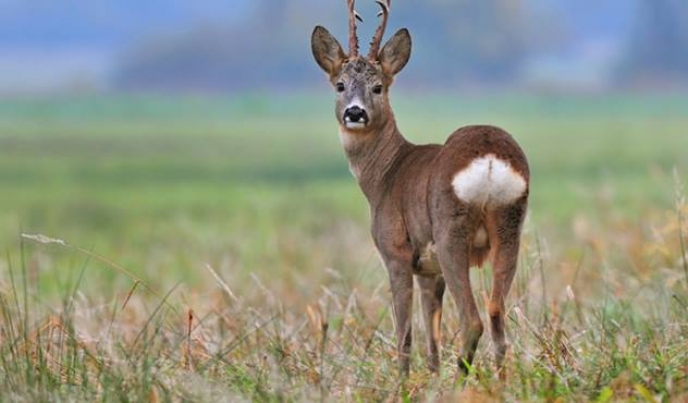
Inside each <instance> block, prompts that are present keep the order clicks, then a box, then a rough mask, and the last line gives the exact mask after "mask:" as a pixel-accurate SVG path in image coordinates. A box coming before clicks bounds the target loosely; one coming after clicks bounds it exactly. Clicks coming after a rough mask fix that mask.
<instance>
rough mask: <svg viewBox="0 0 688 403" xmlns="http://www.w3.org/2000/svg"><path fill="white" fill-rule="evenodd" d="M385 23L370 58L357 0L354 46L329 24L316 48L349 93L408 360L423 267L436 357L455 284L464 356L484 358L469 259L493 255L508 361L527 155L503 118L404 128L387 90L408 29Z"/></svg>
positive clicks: (494, 327)
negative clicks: (437, 130) (418, 133)
mask: <svg viewBox="0 0 688 403" xmlns="http://www.w3.org/2000/svg"><path fill="white" fill-rule="evenodd" d="M378 3H379V4H380V5H381V6H382V7H383V23H382V24H381V27H382V29H378V31H377V32H376V36H375V38H374V39H373V43H372V44H371V54H370V55H369V57H368V59H364V58H361V57H359V56H358V54H357V52H358V44H357V38H356V37H355V17H356V14H355V11H353V0H349V18H350V27H352V26H353V27H354V32H353V33H351V32H350V48H351V51H350V53H349V55H346V54H345V53H344V52H343V50H342V48H341V46H340V45H339V43H338V42H337V41H336V40H335V39H334V38H333V37H332V36H331V35H330V34H329V32H327V30H325V29H324V28H322V27H316V29H315V31H314V32H313V37H312V48H313V54H314V56H315V58H316V61H317V62H318V64H319V65H320V66H321V67H322V68H323V70H325V71H326V72H327V73H328V75H329V77H330V80H331V82H332V84H333V85H334V87H335V89H336V91H337V93H338V96H337V102H336V106H335V113H336V116H337V120H338V121H339V124H340V139H341V142H342V145H343V147H344V150H345V153H346V156H347V158H348V160H349V167H350V170H351V172H352V173H353V175H354V176H355V177H356V180H357V182H358V184H359V186H360V188H361V190H362V191H363V193H364V194H365V196H366V198H367V200H368V203H369V204H370V210H371V219H372V225H371V233H372V237H373V240H374V242H375V245H376V247H377V249H378V251H379V252H380V255H381V257H382V259H383V261H384V264H385V267H386V268H387V271H388V274H389V278H390V285H391V289H392V298H393V308H394V318H395V329H396V335H397V351H398V360H399V367H400V370H401V372H402V373H404V374H406V373H408V370H409V353H410V348H411V307H412V297H413V279H414V277H415V278H416V281H417V283H418V285H419V289H420V294H421V303H422V310H423V319H424V323H425V327H426V330H427V333H428V335H427V338H426V350H427V357H428V366H429V368H430V369H431V370H433V371H436V370H437V369H438V367H439V350H438V340H439V337H440V335H439V329H440V326H439V323H440V320H441V311H442V299H443V295H444V290H445V286H446V287H448V288H449V290H450V292H451V294H452V296H453V298H454V300H455V301H456V305H457V307H458V309H459V318H460V326H461V332H462V337H461V339H462V341H461V345H460V352H459V366H460V368H461V369H462V370H463V371H464V372H465V371H467V365H466V364H470V363H471V362H472V360H473V357H474V354H475V351H476V348H477V344H478V341H479V339H480V337H481V335H482V333H483V325H482V321H481V319H480V315H479V313H478V310H477V306H476V303H475V300H474V297H473V293H472V290H471V285H470V277H469V268H470V267H471V266H476V265H477V266H480V265H482V264H483V262H484V261H485V260H486V259H490V260H491V262H492V264H493V267H494V277H493V284H492V296H491V300H490V306H489V312H488V314H489V319H490V328H491V333H492V338H493V341H494V345H495V358H496V362H497V366H498V367H499V368H501V366H502V363H503V360H504V355H505V352H506V343H505V340H504V310H505V308H504V299H505V297H506V294H507V292H508V290H509V288H510V285H511V282H512V280H513V277H514V274H515V271H516V263H517V258H518V248H519V242H520V233H521V226H522V222H523V218H524V216H525V212H526V205H527V199H528V191H529V178H530V174H529V169H528V163H527V159H526V157H525V155H524V153H523V151H522V150H521V148H520V147H519V146H518V144H517V143H516V141H515V140H514V139H513V138H512V137H511V136H510V135H509V134H508V133H506V132H505V131H503V130H501V129H499V128H496V127H493V126H468V127H464V128H461V129H459V130H457V131H456V132H454V133H453V134H452V135H451V136H450V137H449V138H448V139H447V141H446V142H445V144H444V145H435V144H431V145H414V144H412V143H410V142H408V141H407V140H406V139H405V138H404V137H403V135H402V134H401V133H400V131H399V130H398V128H397V125H396V121H395V118H394V114H393V112H392V109H391V106H390V104H389V99H388V89H389V87H390V85H391V84H392V79H393V77H394V75H396V74H397V73H398V72H399V71H400V70H401V69H402V68H403V67H404V66H405V64H406V62H407V61H408V58H409V55H410V48H411V42H410V36H409V34H408V31H406V30H404V29H402V30H400V31H399V32H397V34H395V35H394V36H393V37H392V38H391V39H390V40H389V41H388V42H387V44H386V45H385V46H384V47H383V48H382V49H381V50H379V46H380V41H381V39H382V35H383V33H384V26H385V25H386V17H387V13H388V11H389V8H388V7H389V4H388V3H383V2H378Z"/></svg>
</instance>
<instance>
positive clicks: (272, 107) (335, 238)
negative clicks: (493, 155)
mask: <svg viewBox="0 0 688 403" xmlns="http://www.w3.org/2000/svg"><path fill="white" fill-rule="evenodd" d="M406 95H407V96H406V97H401V96H399V99H400V102H399V103H398V105H397V104H396V103H395V106H396V111H397V116H398V119H399V121H400V125H401V127H402V129H403V130H404V132H405V133H407V135H408V137H410V138H412V139H413V140H414V141H418V142H425V141H435V142H439V141H442V140H443V138H444V137H445V136H446V135H447V134H448V133H450V132H451V131H452V130H453V129H454V128H455V127H457V126H459V125H462V124H466V123H482V122H494V123H496V124H499V125H501V126H503V127H505V128H508V129H509V130H510V131H511V132H513V133H514V135H515V136H516V137H517V138H518V140H519V141H520V142H521V144H522V145H523V147H524V149H525V150H526V151H527V153H528V155H529V156H530V160H531V169H532V171H533V184H532V196H531V197H532V199H531V213H530V218H529V220H528V223H527V225H526V231H525V234H524V242H523V250H522V254H521V264H520V268H519V272H518V275H517V279H516V281H515V284H514V287H513V289H512V292H511V294H510V296H509V301H508V306H509V308H508V310H509V313H508V315H509V321H508V340H509V341H510V345H511V347H510V352H509V355H508V358H507V372H508V374H509V380H508V381H507V382H506V383H504V384H502V383H499V382H498V381H496V380H495V375H494V374H493V369H492V367H491V365H490V363H491V343H490V340H489V334H486V335H485V336H484V338H483V340H482V341H481V343H480V346H479V353H478V357H477V359H476V362H475V365H474V368H473V373H472V374H471V376H469V378H468V380H467V381H466V386H465V387H462V386H461V383H462V382H461V380H457V379H456V378H455V376H456V371H455V362H456V356H455V348H454V347H455V345H456V343H457V341H458V337H460V333H459V329H458V325H457V320H456V317H455V311H456V310H455V308H454V306H453V302H452V301H451V300H450V299H449V298H447V299H446V300H445V304H446V305H445V315H444V321H443V327H442V330H443V346H444V347H443V354H442V357H443V358H442V360H443V362H442V364H443V365H442V373H441V374H440V375H439V376H437V377H435V376H432V375H431V374H430V373H428V372H427V371H426V370H425V369H424V364H423V357H422V356H423V354H422V350H423V343H424V342H423V332H422V325H421V324H420V320H419V319H418V318H417V317H416V318H415V319H414V320H415V321H414V340H415V343H414V349H413V352H414V353H413V354H414V356H413V365H412V373H411V377H410V378H409V379H408V380H406V381H405V382H400V381H399V379H398V376H397V372H396V366H395V360H394V343H395V342H394V339H393V331H392V329H393V325H392V321H391V315H390V312H391V308H390V305H389V301H390V295H389V290H388V285H387V279H386V274H385V271H384V269H383V268H382V266H381V264H380V263H379V259H378V257H377V255H376V252H375V251H374V248H373V246H372V242H371V240H370V236H369V235H368V230H367V225H368V213H367V205H366V203H365V200H364V199H363V197H362V196H361V195H360V194H359V191H358V190H357V188H356V186H355V184H354V183H353V180H352V179H351V178H350V175H349V173H348V172H347V168H346V161H345V160H344V158H343V156H342V152H341V150H340V146H339V144H338V141H337V139H336V135H335V134H334V131H335V129H334V123H333V121H332V118H331V114H332V112H331V107H330V100H329V99H326V98H319V97H313V96H310V95H294V96H279V97H276V98H271V97H269V96H267V95H260V94H258V95H250V96H246V97H236V98H201V97H198V98H182V99H175V98H158V97H131V96H122V97H95V98H91V97H85V98H84V97H77V98H67V99H27V100H16V99H15V100H5V101H1V102H0V185H2V187H3V189H5V191H4V192H3V197H2V198H0V228H1V229H2V231H0V242H1V243H0V244H1V245H4V246H5V247H4V250H5V252H6V257H5V259H4V260H1V261H0V318H1V319H0V324H1V327H0V395H2V396H3V397H5V396H7V397H5V398H6V399H9V400H11V401H314V400H319V401H395V400H401V401H455V400H456V399H457V398H460V399H462V400H464V401H495V400H505V401H552V402H553V401H597V402H615V401H647V402H651V401H666V402H669V401H671V402H673V401H683V400H686V399H688V347H686V346H688V342H687V340H686V335H687V334H688V333H687V330H688V322H687V321H686V318H687V317H688V316H687V315H686V313H687V312H686V311H687V310H688V264H687V262H686V259H688V256H686V250H685V249H686V234H688V224H687V223H686V216H687V215H688V208H687V207H686V204H685V201H684V200H683V199H684V195H685V190H683V189H682V187H681V185H680V182H681V180H684V179H685V178H686V177H688V175H686V173H688V165H686V160H685V156H684V153H685V150H686V149H688V136H686V135H685V133H684V132H685V130H686V127H688V119H686V118H685V116H688V114H687V113H686V112H687V111H686V110H685V106H684V105H688V103H686V102H684V101H685V99H684V98H682V97H679V96H667V95H664V96H659V95H657V96H633V95H626V96H605V97H599V98H586V97H578V98H557V97H537V96H530V97H526V98H523V97H518V96H516V95H501V96H477V95H471V94H466V95H465V98H464V99H461V100H459V101H457V100H455V99H454V98H453V97H450V96H448V95H437V94H435V95H432V96H429V95H418V94H406ZM411 96H413V97H415V99H414V100H413V101H411V100H410V99H411ZM402 98H403V99H402ZM420 116H423V117H424V118H422V119H421V118H420ZM674 168H675V171H676V174H675V175H674ZM21 234H28V235H29V236H28V237H22V236H21ZM35 234H45V235H47V236H50V237H56V238H59V239H61V240H63V241H62V242H60V241H58V240H56V239H49V238H41V237H38V238H37V237H34V236H31V235H35ZM490 277H491V272H490V269H489V267H487V268H484V269H482V270H475V271H474V273H473V284H474V289H475V293H476V298H477V300H478V302H479V305H480V306H481V311H482V312H484V309H483V308H484V307H483V305H484V303H483V301H484V298H485V297H484V296H485V295H487V293H489V287H488V286H487V284H489V279H490ZM416 303H417V301H416ZM416 312H418V309H416Z"/></svg>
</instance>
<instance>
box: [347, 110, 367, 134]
mask: <svg viewBox="0 0 688 403" xmlns="http://www.w3.org/2000/svg"><path fill="white" fill-rule="evenodd" d="M343 120H344V125H345V126H346V128H347V129H362V128H364V127H365V126H366V125H367V124H368V122H369V119H368V113H367V112H366V111H365V109H363V108H361V107H360V106H356V105H354V106H351V107H349V108H346V110H345V111H344V119H343Z"/></svg>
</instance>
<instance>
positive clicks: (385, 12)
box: [368, 0, 392, 61]
mask: <svg viewBox="0 0 688 403" xmlns="http://www.w3.org/2000/svg"><path fill="white" fill-rule="evenodd" d="M375 2H376V3H377V4H378V5H379V6H380V8H382V10H381V11H380V12H379V13H378V17H382V20H381V21H380V26H378V27H377V29H376V30H375V35H374V36H373V40H372V41H371V42H370V51H369V52H368V59H369V60H370V61H377V58H378V55H379V53H380V44H381V43H382V37H383V36H384V35H385V28H387V18H388V17H389V8H390V6H391V3H392V0H375Z"/></svg>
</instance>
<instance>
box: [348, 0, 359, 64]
mask: <svg viewBox="0 0 688 403" xmlns="http://www.w3.org/2000/svg"><path fill="white" fill-rule="evenodd" d="M355 3H356V0H347V4H348V5H349V58H351V59H353V58H356V57H358V36H357V35H356V20H359V21H361V22H363V18H361V16H360V15H359V14H358V12H357V11H356V9H355Z"/></svg>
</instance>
